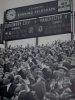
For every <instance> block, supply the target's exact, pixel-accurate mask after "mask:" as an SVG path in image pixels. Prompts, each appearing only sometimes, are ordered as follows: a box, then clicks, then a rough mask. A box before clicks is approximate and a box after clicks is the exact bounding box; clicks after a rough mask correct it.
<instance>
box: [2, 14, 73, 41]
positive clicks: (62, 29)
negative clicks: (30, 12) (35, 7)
mask: <svg viewBox="0 0 75 100" xmlns="http://www.w3.org/2000/svg"><path fill="white" fill-rule="evenodd" d="M70 32H71V13H70V12H68V13H62V14H55V15H48V16H42V17H38V18H31V19H25V20H19V21H13V22H9V23H5V26H4V40H6V41H9V40H17V39H25V38H33V37H39V36H48V35H57V34H65V33H70Z"/></svg>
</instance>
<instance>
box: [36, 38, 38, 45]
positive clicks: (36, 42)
mask: <svg viewBox="0 0 75 100" xmlns="http://www.w3.org/2000/svg"><path fill="white" fill-rule="evenodd" d="M37 45H38V37H36V46H37Z"/></svg>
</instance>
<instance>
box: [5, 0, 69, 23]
mask: <svg viewBox="0 0 75 100" xmlns="http://www.w3.org/2000/svg"><path fill="white" fill-rule="evenodd" d="M68 11H71V0H55V1H49V2H44V3H39V4H34V5H29V6H23V7H18V8H12V9H8V10H6V11H5V13H4V22H11V21H17V20H23V19H27V18H35V17H40V16H47V15H52V14H57V13H62V12H68Z"/></svg>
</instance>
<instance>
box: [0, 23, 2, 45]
mask: <svg viewBox="0 0 75 100" xmlns="http://www.w3.org/2000/svg"><path fill="white" fill-rule="evenodd" d="M2 43H3V24H0V44H2Z"/></svg>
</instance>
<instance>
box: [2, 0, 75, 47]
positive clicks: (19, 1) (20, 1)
mask: <svg viewBox="0 0 75 100" xmlns="http://www.w3.org/2000/svg"><path fill="white" fill-rule="evenodd" d="M47 1H53V0H0V24H1V23H3V17H4V11H6V9H10V8H16V7H22V6H27V5H31V4H38V3H42V2H47ZM73 5H75V0H73ZM74 10H75V6H74ZM70 39H71V34H65V35H64V34H62V35H56V36H47V37H40V38H39V45H41V44H43V43H44V44H46V43H52V42H53V41H55V40H62V41H64V40H70ZM35 40H36V39H35V38H33V39H23V40H16V41H10V42H8V46H9V45H11V46H16V45H23V46H26V45H27V44H30V45H35ZM0 47H4V45H0Z"/></svg>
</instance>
